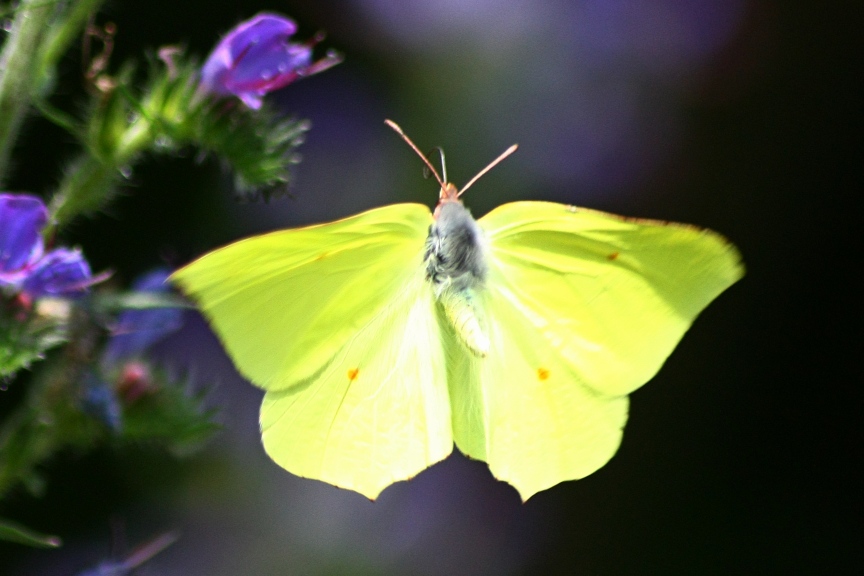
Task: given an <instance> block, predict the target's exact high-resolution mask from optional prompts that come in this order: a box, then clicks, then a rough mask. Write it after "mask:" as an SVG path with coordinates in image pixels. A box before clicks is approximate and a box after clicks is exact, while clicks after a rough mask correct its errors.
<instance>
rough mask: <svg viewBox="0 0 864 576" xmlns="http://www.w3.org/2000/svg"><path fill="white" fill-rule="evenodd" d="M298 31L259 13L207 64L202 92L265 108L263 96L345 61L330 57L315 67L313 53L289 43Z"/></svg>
mask: <svg viewBox="0 0 864 576" xmlns="http://www.w3.org/2000/svg"><path fill="white" fill-rule="evenodd" d="M296 31H297V25H296V24H294V22H293V21H292V20H290V19H288V18H285V17H284V16H278V15H276V14H267V13H261V14H258V15H257V16H255V17H253V18H252V19H250V20H247V21H246V22H242V23H240V24H238V25H237V26H236V27H235V28H234V29H233V30H231V31H230V32H229V33H228V34H227V35H226V36H225V37H224V38H222V40H221V41H220V42H219V44H218V45H217V46H216V48H215V49H214V50H213V52H212V53H211V54H210V56H209V57H208V58H207V61H206V62H205V63H204V66H203V67H202V69H201V89H202V90H203V91H205V92H209V93H212V94H216V95H219V96H229V95H234V96H237V97H238V98H240V100H242V101H243V103H244V104H246V105H247V106H248V107H250V108H252V109H254V110H257V109H258V108H260V107H261V102H262V98H263V97H264V95H265V94H267V93H269V92H272V91H274V90H277V89H279V88H282V87H283V86H287V85H288V84H290V83H291V82H293V81H294V80H296V79H297V78H299V77H301V76H309V75H311V74H315V73H317V72H321V71H322V70H326V69H327V68H330V67H331V66H335V65H336V64H338V63H339V62H341V61H342V58H341V56H338V55H336V54H328V55H327V56H325V57H324V58H323V59H321V60H318V61H317V62H314V63H313V62H312V47H313V46H314V45H315V44H316V43H317V42H318V41H319V40H320V38H313V39H312V40H311V41H309V42H306V43H304V44H297V43H291V42H288V39H289V38H290V37H291V36H292V35H293V34H294V33H295V32H296Z"/></svg>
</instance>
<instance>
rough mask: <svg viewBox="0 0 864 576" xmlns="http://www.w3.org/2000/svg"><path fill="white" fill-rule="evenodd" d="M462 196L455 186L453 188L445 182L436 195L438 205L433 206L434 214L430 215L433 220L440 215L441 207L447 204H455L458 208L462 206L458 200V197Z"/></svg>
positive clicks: (449, 183)
mask: <svg viewBox="0 0 864 576" xmlns="http://www.w3.org/2000/svg"><path fill="white" fill-rule="evenodd" d="M461 195H462V192H460V191H459V189H458V188H456V186H454V185H453V184H452V183H451V182H447V183H446V184H444V185H443V186H442V187H441V192H440V193H439V194H438V205H437V206H435V212H434V213H433V214H432V215H433V216H434V217H435V219H436V220H437V219H438V215H439V214H440V213H441V206H443V205H444V204H447V203H449V202H456V203H457V204H459V205H460V206H461V205H462V200H460V199H459V196H461Z"/></svg>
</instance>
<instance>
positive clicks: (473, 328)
mask: <svg viewBox="0 0 864 576" xmlns="http://www.w3.org/2000/svg"><path fill="white" fill-rule="evenodd" d="M424 261H425V263H426V279H427V280H428V281H429V282H431V283H432V286H433V288H434V291H435V297H436V298H437V300H438V302H439V303H440V304H441V306H442V308H443V310H444V314H445V316H446V317H447V319H448V321H449V322H450V324H451V325H452V327H453V329H454V331H455V332H456V334H457V336H458V337H459V339H460V340H461V341H462V343H463V344H465V346H467V347H468V349H469V350H471V352H473V353H474V354H476V355H478V356H485V355H486V353H487V352H488V351H489V338H488V337H487V335H486V333H485V331H484V329H483V322H482V321H481V319H480V315H479V313H478V309H477V306H476V304H475V294H476V292H477V291H478V290H482V289H483V284H484V282H485V280H486V248H485V240H484V236H483V231H482V230H481V229H480V227H479V226H478V225H477V222H476V221H475V220H474V218H473V217H472V216H471V213H470V212H469V211H468V210H467V209H466V208H465V207H464V206H463V205H462V203H461V202H459V201H458V200H451V199H444V200H442V202H441V203H439V204H438V207H437V208H436V209H435V222H434V223H433V224H432V225H431V226H430V227H429V236H428V237H427V238H426V251H425V254H424Z"/></svg>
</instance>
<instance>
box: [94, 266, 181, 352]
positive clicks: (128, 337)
mask: <svg viewBox="0 0 864 576" xmlns="http://www.w3.org/2000/svg"><path fill="white" fill-rule="evenodd" d="M170 274H171V272H170V271H169V270H168V269H166V268H157V269H156V270H153V271H151V272H149V273H147V274H145V275H144V276H142V277H140V278H139V279H138V280H137V281H136V282H135V283H134V284H133V285H132V289H133V290H135V291H137V292H168V291H170V290H171V287H170V285H168V284H166V283H165V280H166V279H167V278H168V276H169V275H170ZM182 325H183V310H181V309H180V308H150V309H146V310H126V311H125V312H123V313H122V314H120V317H119V318H118V319H117V324H116V326H114V329H113V335H112V336H111V339H110V340H109V341H108V345H107V347H106V349H105V353H104V355H103V357H102V361H103V363H104V365H108V366H110V365H113V364H116V363H117V362H118V361H120V360H122V359H125V358H131V357H134V356H138V355H140V354H142V353H143V352H144V351H145V350H146V349H147V348H149V347H150V346H152V345H153V344H155V343H156V342H158V341H159V340H161V339H162V338H164V337H165V336H167V335H168V334H171V333H172V332H175V331H177V330H179V329H180V327H181V326H182Z"/></svg>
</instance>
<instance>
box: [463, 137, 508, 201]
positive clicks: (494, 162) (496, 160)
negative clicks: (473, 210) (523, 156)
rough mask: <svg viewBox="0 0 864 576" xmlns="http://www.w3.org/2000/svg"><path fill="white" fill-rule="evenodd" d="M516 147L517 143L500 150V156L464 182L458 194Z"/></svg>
mask: <svg viewBox="0 0 864 576" xmlns="http://www.w3.org/2000/svg"><path fill="white" fill-rule="evenodd" d="M517 148H519V145H518V144H513V145H512V146H510V147H509V148H507V150H505V151H504V152H502V153H501V155H500V156H498V157H497V158H496V159H495V160H493V161H492V162H490V163H489V165H488V166H486V167H485V168H483V170H481V171H480V172H478V173H477V175H476V176H474V177H473V178H472V179H471V180H469V181H468V183H467V184H465V186H463V187H462V190H460V191H459V196H462V194H464V193H465V191H466V190H468V188H470V187H471V185H472V184H474V182H476V181H477V180H479V179H480V177H481V176H483V175H484V174H486V173H487V172H488V171H489V170H491V169H492V168H494V167H495V166H496V165H497V164H498V163H499V162H501V161H502V160H504V159H505V158H507V157H508V156H510V155H511V154H512V153H513V152H515V151H516V149H517Z"/></svg>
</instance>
